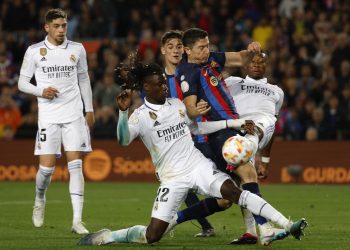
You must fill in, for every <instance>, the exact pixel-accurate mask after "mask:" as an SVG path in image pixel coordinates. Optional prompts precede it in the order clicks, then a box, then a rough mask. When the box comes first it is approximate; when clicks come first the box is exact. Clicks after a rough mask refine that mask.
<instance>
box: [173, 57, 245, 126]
mask: <svg viewBox="0 0 350 250" xmlns="http://www.w3.org/2000/svg"><path fill="white" fill-rule="evenodd" d="M224 64H225V53H222V52H211V53H210V55H209V59H208V62H207V63H205V64H193V63H188V62H186V61H182V62H181V63H180V64H179V65H178V67H177V70H176V73H175V77H176V79H177V81H178V82H180V86H181V90H182V92H183V97H184V98H186V97H187V96H191V95H196V96H197V100H198V101H199V100H201V99H203V100H204V101H206V102H208V104H209V105H210V106H211V110H210V111H209V112H208V113H207V115H206V117H205V118H206V119H207V120H208V121H219V120H228V119H238V118H239V116H238V113H237V110H236V106H235V103H234V101H233V98H232V96H231V95H230V92H229V90H228V89H227V87H226V83H225V81H224V78H223V76H222V75H221V71H222V68H223V67H224Z"/></svg>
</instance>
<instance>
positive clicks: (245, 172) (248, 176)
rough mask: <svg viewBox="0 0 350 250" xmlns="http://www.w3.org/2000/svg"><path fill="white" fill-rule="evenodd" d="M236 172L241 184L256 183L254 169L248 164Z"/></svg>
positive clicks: (256, 178)
mask: <svg viewBox="0 0 350 250" xmlns="http://www.w3.org/2000/svg"><path fill="white" fill-rule="evenodd" d="M236 172H237V174H238V176H239V177H240V179H241V181H242V183H241V184H244V183H250V182H257V181H258V175H257V173H256V170H255V167H254V166H253V164H252V163H250V162H248V163H246V164H245V165H242V166H240V167H239V168H238V169H237V171H236Z"/></svg>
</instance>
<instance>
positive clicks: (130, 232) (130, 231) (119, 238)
mask: <svg viewBox="0 0 350 250" xmlns="http://www.w3.org/2000/svg"><path fill="white" fill-rule="evenodd" d="M146 230H147V227H145V226H142V225H136V226H133V227H129V228H126V229H120V230H117V231H113V232H111V233H110V235H109V237H107V241H108V242H118V243H143V244H147V239H146Z"/></svg>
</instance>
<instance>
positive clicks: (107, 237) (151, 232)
mask: <svg viewBox="0 0 350 250" xmlns="http://www.w3.org/2000/svg"><path fill="white" fill-rule="evenodd" d="M184 182H186V181H184ZM184 182H183V183H176V182H173V183H168V184H162V185H161V186H160V187H159V188H158V191H157V197H156V199H155V201H154V204H153V209H152V218H151V222H150V224H149V225H148V227H146V226H142V225H137V226H133V227H130V228H125V229H121V230H116V231H110V230H108V229H102V230H100V231H98V232H96V233H92V234H88V235H87V236H85V237H84V238H82V239H81V240H80V241H79V243H78V244H79V245H104V244H109V243H113V242H115V243H143V244H147V243H148V244H151V243H154V242H157V241H159V240H160V239H161V238H162V237H163V235H165V234H166V233H167V232H168V230H166V229H167V228H168V225H169V221H170V220H171V218H173V217H174V214H175V213H176V211H177V210H178V208H179V207H180V205H181V203H182V202H183V201H184V199H185V197H186V195H187V192H188V189H189V188H188V184H187V183H184Z"/></svg>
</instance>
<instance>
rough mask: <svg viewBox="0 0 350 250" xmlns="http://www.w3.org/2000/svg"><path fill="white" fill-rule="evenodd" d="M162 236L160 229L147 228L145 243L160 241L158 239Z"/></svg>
mask: <svg viewBox="0 0 350 250" xmlns="http://www.w3.org/2000/svg"><path fill="white" fill-rule="evenodd" d="M162 236H163V233H160V231H157V230H149V229H148V228H147V231H146V239H147V243H148V244H152V243H155V242H158V241H160V239H161V238H162Z"/></svg>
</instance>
